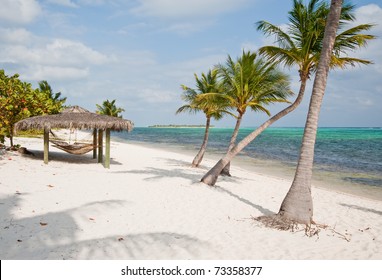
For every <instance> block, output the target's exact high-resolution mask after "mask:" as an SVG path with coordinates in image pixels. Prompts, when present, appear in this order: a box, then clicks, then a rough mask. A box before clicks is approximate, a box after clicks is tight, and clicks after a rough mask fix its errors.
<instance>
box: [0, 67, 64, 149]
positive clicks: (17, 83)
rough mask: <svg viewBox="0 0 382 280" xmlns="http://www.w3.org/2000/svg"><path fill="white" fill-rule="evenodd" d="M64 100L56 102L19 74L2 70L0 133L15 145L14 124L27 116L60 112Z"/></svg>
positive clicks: (0, 75) (0, 78) (0, 73)
mask: <svg viewBox="0 0 382 280" xmlns="http://www.w3.org/2000/svg"><path fill="white" fill-rule="evenodd" d="M62 107H63V102H56V101H55V100H53V99H52V98H51V96H50V95H49V94H47V92H44V91H41V90H40V89H34V88H33V87H32V85H31V84H30V83H27V82H23V81H21V80H20V79H19V75H18V74H14V75H12V76H8V75H6V73H5V71H4V70H0V135H2V139H3V140H5V137H7V138H9V140H10V145H11V147H12V146H13V145H14V143H13V136H14V125H15V124H16V123H17V122H18V121H20V120H22V119H25V118H28V117H32V116H38V115H45V114H53V113H56V112H59V111H60V110H61V109H62Z"/></svg>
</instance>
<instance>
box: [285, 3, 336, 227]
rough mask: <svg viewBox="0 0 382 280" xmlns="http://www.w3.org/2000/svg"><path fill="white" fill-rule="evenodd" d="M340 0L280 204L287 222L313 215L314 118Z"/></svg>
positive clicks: (331, 19) (333, 7)
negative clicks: (295, 161) (293, 167)
mask: <svg viewBox="0 0 382 280" xmlns="http://www.w3.org/2000/svg"><path fill="white" fill-rule="evenodd" d="M341 4H342V0H332V2H331V8H330V12H329V15H328V19H327V24H326V25H327V26H326V29H325V36H324V39H323V47H322V52H321V58H320V61H319V64H318V68H317V73H316V77H315V80H314V84H313V92H312V96H311V99H310V105H309V111H308V116H307V119H306V124H305V130H304V136H303V140H302V145H301V150H300V157H299V160H298V165H297V169H296V173H295V176H294V180H293V183H292V186H291V187H290V189H289V192H288V193H287V195H286V197H285V198H284V201H283V202H282V204H281V207H280V210H279V213H278V215H277V216H278V217H277V218H280V219H282V220H283V221H286V222H287V223H290V222H291V221H292V222H295V223H302V224H306V225H310V224H311V222H312V217H313V201H312V195H311V180H312V171H313V158H314V144H315V142H316V135H317V127H318V118H319V113H320V108H321V104H322V100H323V97H324V93H325V88H326V83H327V77H328V74H329V68H330V65H331V62H332V61H331V53H332V51H333V47H334V42H335V39H336V30H337V28H338V25H339V18H340V13H341Z"/></svg>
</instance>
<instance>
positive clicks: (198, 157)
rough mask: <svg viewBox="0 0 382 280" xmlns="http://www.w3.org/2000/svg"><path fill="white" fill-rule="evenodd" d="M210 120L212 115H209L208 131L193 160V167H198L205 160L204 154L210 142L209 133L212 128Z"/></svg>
mask: <svg viewBox="0 0 382 280" xmlns="http://www.w3.org/2000/svg"><path fill="white" fill-rule="evenodd" d="M210 122H211V117H207V121H206V131H205V133H204V139H203V144H202V146H201V147H200V150H199V152H198V154H197V155H196V156H195V158H194V160H193V161H192V167H198V166H199V164H200V163H201V162H202V160H203V156H204V153H205V152H206V148H207V143H208V135H209V130H210Z"/></svg>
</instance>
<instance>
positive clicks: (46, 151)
mask: <svg viewBox="0 0 382 280" xmlns="http://www.w3.org/2000/svg"><path fill="white" fill-rule="evenodd" d="M48 161H49V129H48V128H47V127H44V163H45V164H48Z"/></svg>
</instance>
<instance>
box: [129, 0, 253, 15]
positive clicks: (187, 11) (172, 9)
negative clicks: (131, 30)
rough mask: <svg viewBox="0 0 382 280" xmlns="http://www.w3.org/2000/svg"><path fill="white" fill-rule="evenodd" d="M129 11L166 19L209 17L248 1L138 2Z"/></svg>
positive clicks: (162, 0) (152, 0)
mask: <svg viewBox="0 0 382 280" xmlns="http://www.w3.org/2000/svg"><path fill="white" fill-rule="evenodd" d="M138 2H139V5H138V7H135V8H133V9H131V12H133V13H134V14H136V15H141V16H149V17H159V18H167V19H184V18H190V17H192V18H194V17H209V16H215V15H218V14H221V13H225V12H230V11H232V10H235V9H238V8H240V7H242V6H243V5H244V4H246V3H247V2H248V0H193V1H189V0H186V1H179V0H178V1H173V0H139V1H138Z"/></svg>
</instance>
